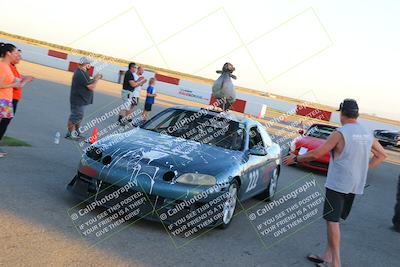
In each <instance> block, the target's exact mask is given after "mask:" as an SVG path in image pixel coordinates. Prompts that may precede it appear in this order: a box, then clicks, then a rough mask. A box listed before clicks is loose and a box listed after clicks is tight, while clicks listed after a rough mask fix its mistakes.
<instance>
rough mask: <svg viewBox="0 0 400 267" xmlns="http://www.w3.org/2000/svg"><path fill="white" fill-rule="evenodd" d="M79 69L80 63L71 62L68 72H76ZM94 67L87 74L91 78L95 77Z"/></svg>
mask: <svg viewBox="0 0 400 267" xmlns="http://www.w3.org/2000/svg"><path fill="white" fill-rule="evenodd" d="M77 68H78V63H77V62H73V61H71V62H70V63H69V65H68V71H72V72H74V71H75V70H76V69H77ZM93 71H94V67H93V66H92V67H91V68H90V70H89V71H88V72H87V73H88V74H89V75H90V76H93Z"/></svg>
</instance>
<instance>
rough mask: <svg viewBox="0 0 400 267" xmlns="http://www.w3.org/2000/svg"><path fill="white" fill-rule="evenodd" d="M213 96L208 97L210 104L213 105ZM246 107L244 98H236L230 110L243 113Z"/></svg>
mask: <svg viewBox="0 0 400 267" xmlns="http://www.w3.org/2000/svg"><path fill="white" fill-rule="evenodd" d="M215 102H216V101H215V98H214V97H211V99H210V105H213V104H214V103H215ZM245 108H246V100H242V99H236V101H235V103H233V105H232V107H231V110H233V111H237V112H240V113H244V109H245Z"/></svg>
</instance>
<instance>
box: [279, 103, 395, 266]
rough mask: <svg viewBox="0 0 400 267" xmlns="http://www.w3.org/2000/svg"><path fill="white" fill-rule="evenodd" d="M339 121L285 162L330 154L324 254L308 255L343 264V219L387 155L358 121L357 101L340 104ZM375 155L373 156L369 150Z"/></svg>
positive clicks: (322, 263) (318, 260)
mask: <svg viewBox="0 0 400 267" xmlns="http://www.w3.org/2000/svg"><path fill="white" fill-rule="evenodd" d="M338 111H340V122H341V124H342V127H340V128H338V129H336V131H334V132H333V133H332V134H331V135H330V137H329V138H328V139H327V140H326V142H325V143H324V144H323V145H322V146H320V147H319V148H317V149H315V150H312V151H309V152H308V153H306V154H304V155H301V156H296V155H290V156H287V157H285V158H284V160H283V162H284V163H285V164H286V165H291V164H295V163H298V162H309V161H314V160H316V159H318V158H320V157H322V156H324V155H325V154H327V153H330V154H331V157H330V162H329V168H328V175H327V178H326V183H325V187H326V197H325V203H324V219H325V220H326V222H327V230H328V231H327V233H328V244H327V247H326V250H325V253H324V254H323V255H322V256H318V255H312V254H310V255H308V256H307V258H308V259H309V260H310V261H312V262H315V263H316V264H320V266H326V265H327V264H329V265H330V266H333V267H340V266H341V263H340V226H339V222H340V219H342V220H345V219H346V218H347V216H348V215H349V213H350V210H351V207H352V204H353V200H354V197H355V195H356V194H358V195H361V194H363V191H364V186H365V182H366V179H367V173H368V170H369V169H372V168H375V167H377V166H378V165H379V164H380V163H381V162H382V161H383V160H385V158H386V157H387V155H386V153H385V150H384V149H383V148H382V146H381V145H380V144H379V142H378V141H377V140H375V139H374V138H373V135H372V133H371V132H370V131H368V130H366V129H364V128H363V127H362V126H361V125H360V124H359V123H358V122H357V118H358V115H359V114H358V105H357V102H356V101H355V100H353V99H345V100H344V101H343V102H342V103H341V104H340V108H339V110H338ZM371 151H372V154H373V157H372V159H371V160H370V152H371Z"/></svg>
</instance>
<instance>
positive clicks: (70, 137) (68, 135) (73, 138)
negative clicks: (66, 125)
mask: <svg viewBox="0 0 400 267" xmlns="http://www.w3.org/2000/svg"><path fill="white" fill-rule="evenodd" d="M65 139H68V140H72V141H79V140H82V139H79V138H78V137H77V136H73V135H72V134H71V133H67V134H66V135H65Z"/></svg>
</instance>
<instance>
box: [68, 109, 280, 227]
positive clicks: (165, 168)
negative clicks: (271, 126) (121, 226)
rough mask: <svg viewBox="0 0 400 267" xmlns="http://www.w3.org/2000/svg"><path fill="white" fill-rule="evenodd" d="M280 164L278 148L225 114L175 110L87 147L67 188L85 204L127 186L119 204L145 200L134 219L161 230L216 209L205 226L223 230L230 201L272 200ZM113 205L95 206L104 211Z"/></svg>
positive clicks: (260, 130)
mask: <svg viewBox="0 0 400 267" xmlns="http://www.w3.org/2000/svg"><path fill="white" fill-rule="evenodd" d="M280 164H281V150H280V147H279V145H277V144H275V143H273V142H272V140H271V138H270V136H269V135H268V133H267V131H266V129H265V127H264V126H263V125H262V124H261V123H259V122H257V121H255V120H251V119H249V118H246V117H244V116H242V115H237V114H236V113H233V112H218V111H215V110H210V109H205V108H192V107H184V106H177V107H173V108H168V109H165V110H164V111H162V112H160V113H158V114H157V115H155V116H154V117H153V118H151V119H150V120H149V121H147V122H146V123H144V124H143V125H142V126H140V127H137V128H135V129H133V130H130V131H127V132H124V133H121V134H116V135H109V136H106V137H105V138H103V139H100V140H99V141H98V142H96V143H94V144H92V145H91V146H90V147H89V148H88V149H87V151H86V153H85V154H84V155H83V156H82V159H81V161H80V164H79V168H78V172H77V175H76V176H75V177H74V178H73V179H72V181H71V182H70V183H69V184H68V186H67V188H68V189H69V190H70V191H71V192H74V193H75V194H76V195H78V196H79V197H80V198H81V199H85V200H86V201H87V202H90V201H96V200H99V199H100V198H101V196H104V195H105V194H106V193H110V192H112V191H114V192H115V191H118V190H119V189H121V188H126V185H127V184H129V185H130V186H129V187H128V189H127V190H122V191H123V192H121V190H120V191H119V193H121V194H122V193H123V194H124V197H125V198H127V197H129V196H131V195H132V194H134V193H137V192H141V193H142V194H144V195H146V199H147V201H146V205H147V207H148V208H147V209H144V208H143V211H142V213H141V214H142V215H139V216H143V217H146V218H149V219H156V220H161V221H163V222H165V223H168V224H171V223H173V222H174V220H176V219H177V218H176V216H178V215H177V213H180V214H179V216H178V217H180V218H181V217H182V216H183V215H182V214H181V213H182V212H185V213H186V214H190V213H191V212H192V215H190V216H191V217H193V216H194V215H196V216H199V212H195V211H196V209H199V207H202V205H203V207H204V204H205V203H206V204H207V203H208V204H207V207H208V208H211V206H210V205H209V203H213V204H215V203H217V202H218V201H219V205H218V209H219V214H220V215H219V216H215V215H214V216H213V218H214V219H215V221H213V223H212V224H213V225H214V224H215V225H220V226H221V227H222V228H224V227H227V226H228V225H229V224H230V222H231V220H232V217H233V215H234V212H235V209H236V207H237V200H240V201H244V200H246V199H249V198H251V197H254V196H260V197H262V198H263V199H272V197H273V196H274V194H275V192H276V188H277V183H278V177H279V173H280V168H281V166H280ZM118 198H119V195H118V196H117V197H116V198H114V199H110V198H109V199H108V200H107V201H104V202H101V205H102V206H105V207H112V206H113V205H115V201H117V200H118ZM193 199H194V200H193ZM217 200H218V201H217ZM118 201H119V200H118ZM146 205H143V206H146ZM177 207H178V208H177ZM205 210H206V209H204V208H202V209H201V211H203V212H205ZM193 212H194V213H193ZM214 212H215V209H214ZM160 214H161V215H163V217H162V218H160V217H159V215H160ZM208 214H210V213H208ZM174 216H175V217H174ZM186 216H187V215H186ZM186 218H188V217H186Z"/></svg>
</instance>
